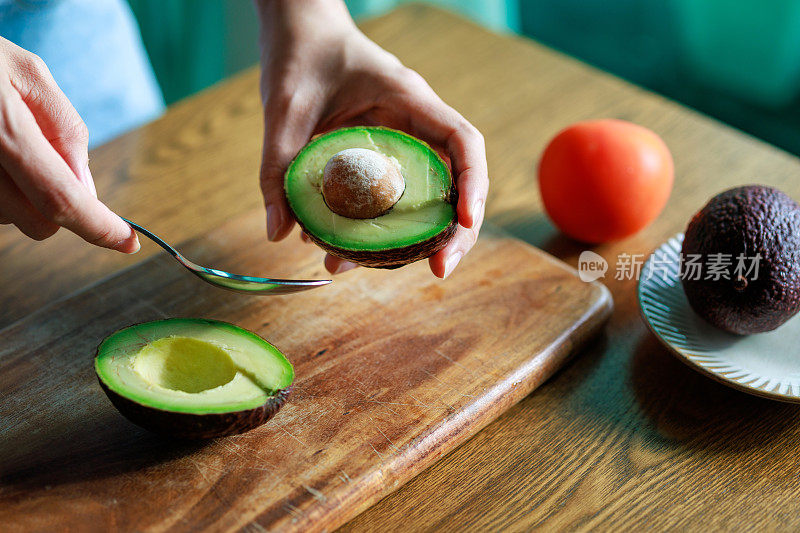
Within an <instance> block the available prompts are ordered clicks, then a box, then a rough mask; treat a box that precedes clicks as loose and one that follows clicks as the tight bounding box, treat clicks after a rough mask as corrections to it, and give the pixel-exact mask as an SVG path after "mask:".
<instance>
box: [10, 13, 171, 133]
mask: <svg viewBox="0 0 800 533" xmlns="http://www.w3.org/2000/svg"><path fill="white" fill-rule="evenodd" d="M0 35H2V36H3V37H5V38H6V39H8V40H9V41H11V42H13V43H15V44H17V45H18V46H21V47H22V48H25V49H26V50H29V51H31V52H33V53H35V54H37V55H38V56H40V57H41V58H42V59H43V60H44V62H45V63H46V64H47V66H48V67H49V68H50V72H52V74H53V77H54V78H55V80H56V82H57V83H58V85H59V86H60V87H61V90H62V91H64V94H66V95H67V98H69V99H70V101H71V102H72V104H73V105H74V106H75V109H76V110H77V111H78V113H79V114H80V115H81V117H82V118H83V120H84V122H85V123H86V125H87V126H88V128H89V144H90V146H97V145H98V144H102V143H104V142H106V141H107V140H109V139H111V138H113V137H116V136H117V135H119V134H121V133H123V132H125V131H127V130H129V129H132V128H135V127H136V126H139V125H141V124H143V123H145V122H148V121H150V120H152V119H154V118H156V117H158V116H159V115H160V114H161V113H163V111H164V99H163V97H162V95H161V90H160V89H159V87H158V84H157V82H156V79H155V76H154V74H153V70H152V68H151V67H150V62H149V60H148V58H147V54H146V52H145V49H144V46H143V45H142V40H141V36H140V34H139V29H138V27H137V26H136V21H135V20H134V18H133V15H132V14H131V11H130V8H129V7H128V5H127V3H126V2H125V1H124V0H25V1H22V0H0Z"/></svg>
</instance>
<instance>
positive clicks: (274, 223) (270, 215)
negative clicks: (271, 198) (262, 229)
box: [267, 205, 279, 241]
mask: <svg viewBox="0 0 800 533" xmlns="http://www.w3.org/2000/svg"><path fill="white" fill-rule="evenodd" d="M278 218H279V216H278V209H277V208H276V207H275V206H274V205H268V206H267V238H268V239H269V240H271V241H274V240H275V236H276V235H277V234H278V224H279V220H278Z"/></svg>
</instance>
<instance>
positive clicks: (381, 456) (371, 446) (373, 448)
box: [369, 442, 383, 461]
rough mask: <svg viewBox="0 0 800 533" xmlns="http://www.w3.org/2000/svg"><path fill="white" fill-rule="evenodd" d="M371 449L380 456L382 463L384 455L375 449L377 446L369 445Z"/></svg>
mask: <svg viewBox="0 0 800 533" xmlns="http://www.w3.org/2000/svg"><path fill="white" fill-rule="evenodd" d="M369 447H370V448H372V451H373V452H375V453H376V454H377V455H378V458H379V459H380V460H381V461H383V455H381V452H379V451H378V450H376V449H375V446H373V445H372V443H371V442H370V443H369Z"/></svg>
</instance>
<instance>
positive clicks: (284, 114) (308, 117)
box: [260, 90, 323, 241]
mask: <svg viewBox="0 0 800 533" xmlns="http://www.w3.org/2000/svg"><path fill="white" fill-rule="evenodd" d="M322 100H323V99H322V98H319V97H312V96H311V95H310V94H308V93H304V92H303V91H300V90H298V91H293V92H291V93H289V92H286V91H280V92H278V93H277V94H272V95H269V96H268V97H267V100H266V102H265V104H264V147H263V150H262V161H261V177H260V179H261V192H262V193H263V195H264V205H265V207H266V211H267V237H268V238H269V240H271V241H279V240H281V239H283V238H284V237H286V235H288V234H289V232H290V231H291V230H292V227H293V226H294V218H293V217H292V214H291V212H290V210H289V205H288V203H287V202H286V195H285V193H284V190H283V179H284V174H285V172H286V169H287V168H288V167H289V163H291V162H292V159H294V157H295V156H296V155H297V152H299V151H300V149H301V148H302V147H303V146H305V144H306V143H307V142H308V140H309V139H310V138H311V135H312V133H313V132H314V129H315V127H316V125H317V122H318V120H319V116H320V114H321V101H322Z"/></svg>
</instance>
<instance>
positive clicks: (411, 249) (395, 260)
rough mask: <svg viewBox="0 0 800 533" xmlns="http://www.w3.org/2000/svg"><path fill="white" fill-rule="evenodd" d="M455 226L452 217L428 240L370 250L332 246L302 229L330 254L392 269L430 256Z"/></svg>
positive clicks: (371, 265) (449, 235)
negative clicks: (385, 248)
mask: <svg viewBox="0 0 800 533" xmlns="http://www.w3.org/2000/svg"><path fill="white" fill-rule="evenodd" d="M295 218H296V217H295ZM298 224H299V221H298ZM457 226H458V224H457V222H456V220H455V219H453V221H452V222H450V224H449V225H448V226H447V227H446V228H445V229H443V230H442V231H440V232H439V233H437V234H436V235H434V236H433V237H431V238H430V239H428V240H425V241H422V242H418V243H416V244H412V245H410V246H404V247H402V248H392V249H390V250H382V251H370V252H365V251H358V250H345V249H343V248H337V247H336V246H332V245H331V244H330V243H327V242H325V241H323V240H322V239H318V238H317V237H316V236H315V235H314V234H313V233H311V232H309V231H306V230H305V228H303V231H306V235H308V236H309V238H310V239H311V240H312V241H314V243H316V244H317V246H319V247H320V248H322V249H323V250H325V251H326V252H328V253H330V254H331V255H335V256H336V257H340V258H342V259H345V260H347V261H351V262H353V263H356V264H359V265H361V266H365V267H371V268H387V269H392V268H400V267H401V266H404V265H408V264H409V263H414V262H416V261H420V260H422V259H426V258H428V257H430V256H432V255H433V254H435V253H436V252H438V251H439V250H441V249H442V248H444V247H445V246H446V245H447V243H448V242H450V239H452V238H453V235H454V234H455V232H456V227H457ZM300 227H303V225H302V224H300Z"/></svg>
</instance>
